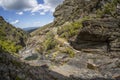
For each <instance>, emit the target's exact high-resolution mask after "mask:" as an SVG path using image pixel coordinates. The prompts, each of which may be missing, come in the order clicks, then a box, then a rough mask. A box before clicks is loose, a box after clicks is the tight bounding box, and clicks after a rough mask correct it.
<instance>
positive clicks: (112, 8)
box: [97, 0, 120, 17]
mask: <svg viewBox="0 0 120 80" xmlns="http://www.w3.org/2000/svg"><path fill="white" fill-rule="evenodd" d="M118 3H120V0H112V1H111V2H108V3H107V4H105V5H104V7H103V8H102V9H98V10H97V16H98V17H102V16H104V15H105V14H107V15H110V16H112V17H116V16H117V13H116V9H117V4H118Z"/></svg>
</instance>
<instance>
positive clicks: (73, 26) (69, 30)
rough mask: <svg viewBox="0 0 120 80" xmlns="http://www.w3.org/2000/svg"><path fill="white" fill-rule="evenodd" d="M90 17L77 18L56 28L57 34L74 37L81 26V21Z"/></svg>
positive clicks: (67, 37)
mask: <svg viewBox="0 0 120 80" xmlns="http://www.w3.org/2000/svg"><path fill="white" fill-rule="evenodd" d="M89 19H90V17H87V16H86V17H84V18H82V19H80V20H77V21H75V22H72V23H66V24H64V25H63V26H60V27H59V28H58V32H57V33H58V35H59V36H60V37H62V38H66V39H69V38H71V37H74V36H75V35H77V34H78V32H79V30H80V29H81V28H82V22H83V21H85V20H89Z"/></svg>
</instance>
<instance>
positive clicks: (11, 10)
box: [0, 0, 63, 28]
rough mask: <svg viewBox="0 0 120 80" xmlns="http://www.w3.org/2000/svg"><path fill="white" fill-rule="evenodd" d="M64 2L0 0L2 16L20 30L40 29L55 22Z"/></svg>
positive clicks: (53, 0)
mask: <svg viewBox="0 0 120 80" xmlns="http://www.w3.org/2000/svg"><path fill="white" fill-rule="evenodd" d="M62 2H63V0H0V16H2V17H3V18H4V19H5V20H6V21H7V22H9V23H10V24H12V25H14V26H16V27H19V28H28V27H40V26H43V25H45V24H47V23H50V22H52V21H53V20H54V17H53V12H54V10H55V8H56V7H57V6H58V5H59V4H61V3H62Z"/></svg>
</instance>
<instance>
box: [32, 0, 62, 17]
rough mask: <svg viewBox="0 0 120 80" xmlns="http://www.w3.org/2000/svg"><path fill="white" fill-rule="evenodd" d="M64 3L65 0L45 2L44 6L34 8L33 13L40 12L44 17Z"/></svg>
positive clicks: (46, 0)
mask: <svg viewBox="0 0 120 80" xmlns="http://www.w3.org/2000/svg"><path fill="white" fill-rule="evenodd" d="M62 2H63V0H44V4H39V5H38V6H36V7H34V8H33V9H32V11H31V12H32V13H34V12H39V13H40V14H41V15H44V14H45V13H46V12H54V10H55V8H56V7H57V6H58V5H59V4H61V3H62Z"/></svg>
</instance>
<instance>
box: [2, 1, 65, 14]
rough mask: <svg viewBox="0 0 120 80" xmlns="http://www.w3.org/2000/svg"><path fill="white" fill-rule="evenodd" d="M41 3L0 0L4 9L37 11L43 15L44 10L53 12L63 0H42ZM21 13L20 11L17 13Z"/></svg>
mask: <svg viewBox="0 0 120 80" xmlns="http://www.w3.org/2000/svg"><path fill="white" fill-rule="evenodd" d="M43 1H44V3H43V4H38V2H37V0H0V6H1V7H2V8H4V9H5V10H22V11H31V13H35V12H39V13H40V15H45V13H46V12H53V11H54V10H55V7H56V6H58V5H59V4H60V3H62V2H63V0H43ZM18 14H20V15H22V12H21V13H18Z"/></svg>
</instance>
